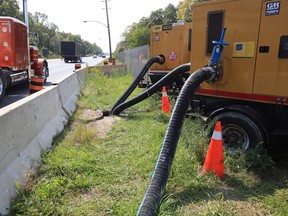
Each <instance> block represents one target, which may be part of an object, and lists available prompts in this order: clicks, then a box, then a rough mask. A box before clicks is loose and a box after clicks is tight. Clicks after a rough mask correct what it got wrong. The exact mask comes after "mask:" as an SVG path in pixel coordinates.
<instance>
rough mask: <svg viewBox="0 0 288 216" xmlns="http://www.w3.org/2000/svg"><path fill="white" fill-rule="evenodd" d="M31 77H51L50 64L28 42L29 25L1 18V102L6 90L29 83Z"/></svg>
mask: <svg viewBox="0 0 288 216" xmlns="http://www.w3.org/2000/svg"><path fill="white" fill-rule="evenodd" d="M31 75H38V76H42V77H44V82H46V80H47V77H48V76H49V68H48V62H47V61H46V60H45V59H41V58H38V48H37V47H36V46H30V45H29V42H28V31H27V25H26V24H25V23H23V22H22V21H20V20H18V19H15V18H13V17H5V16H1V17H0V101H1V100H2V99H3V97H4V95H5V92H6V88H8V87H11V86H15V85H17V84H21V83H29V80H30V77H31Z"/></svg>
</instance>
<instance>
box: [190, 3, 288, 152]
mask: <svg viewBox="0 0 288 216" xmlns="http://www.w3.org/2000/svg"><path fill="white" fill-rule="evenodd" d="M192 20H193V22H192V51H191V60H190V62H191V72H192V71H195V70H196V69H198V68H201V67H203V65H205V64H207V62H208V61H209V59H210V58H211V54H212V51H213V46H214V45H213V43H212V42H213V40H217V39H218V38H219V37H220V32H221V29H223V27H226V28H227V33H226V35H225V41H227V42H228V44H229V45H228V46H227V47H225V51H224V53H223V56H222V60H221V62H220V65H219V66H220V67H221V76H220V78H219V79H218V80H216V81H214V82H204V83H202V84H201V85H200V87H199V88H198V89H197V91H196V94H195V96H194V98H193V102H192V103H191V107H192V110H193V111H198V112H200V113H201V114H202V115H203V116H204V117H207V121H208V122H209V121H212V120H213V121H215V120H220V121H221V122H222V130H223V131H222V135H223V142H224V146H225V147H228V148H229V149H231V150H234V149H237V148H242V149H249V148H252V147H253V148H254V147H260V148H262V147H269V144H270V145H271V144H272V140H273V139H271V138H273V137H274V136H276V135H288V106H287V105H288V84H287V83H288V28H287V24H286V20H288V1H285V0H277V1H268V0H260V1H250V0H215V1H207V2H201V3H195V4H193V17H192Z"/></svg>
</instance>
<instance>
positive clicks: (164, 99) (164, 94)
mask: <svg viewBox="0 0 288 216" xmlns="http://www.w3.org/2000/svg"><path fill="white" fill-rule="evenodd" d="M162 112H164V113H171V106H170V103H169V98H168V95H167V92H166V88H165V86H164V87H163V89H162Z"/></svg>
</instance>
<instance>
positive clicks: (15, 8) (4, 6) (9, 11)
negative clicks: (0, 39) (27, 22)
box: [0, 0, 23, 20]
mask: <svg viewBox="0 0 288 216" xmlns="http://www.w3.org/2000/svg"><path fill="white" fill-rule="evenodd" d="M0 16H10V17H15V18H17V19H21V20H23V17H22V14H21V13H20V8H19V5H18V1H17V0H0Z"/></svg>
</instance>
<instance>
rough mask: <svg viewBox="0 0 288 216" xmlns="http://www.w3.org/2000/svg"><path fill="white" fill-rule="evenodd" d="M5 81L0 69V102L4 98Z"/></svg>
mask: <svg viewBox="0 0 288 216" xmlns="http://www.w3.org/2000/svg"><path fill="white" fill-rule="evenodd" d="M6 87H7V86H6V80H5V75H4V72H3V71H2V69H1V68H0V102H1V101H2V99H3V97H4V96H5V93H6Z"/></svg>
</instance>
